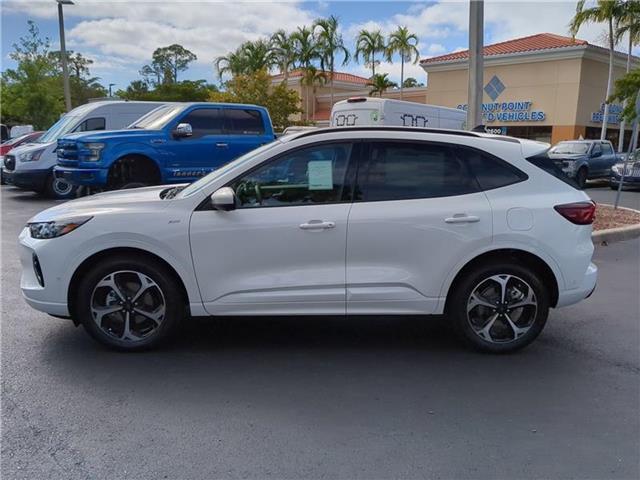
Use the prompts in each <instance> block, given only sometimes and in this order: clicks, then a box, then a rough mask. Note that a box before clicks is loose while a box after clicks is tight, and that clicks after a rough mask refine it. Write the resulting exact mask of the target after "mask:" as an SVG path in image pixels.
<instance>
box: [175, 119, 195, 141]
mask: <svg viewBox="0 0 640 480" xmlns="http://www.w3.org/2000/svg"><path fill="white" fill-rule="evenodd" d="M191 135H193V128H191V125H190V124H188V123H179V124H178V126H177V127H176V128H175V130H174V131H173V136H174V137H175V138H185V137H190V136H191Z"/></svg>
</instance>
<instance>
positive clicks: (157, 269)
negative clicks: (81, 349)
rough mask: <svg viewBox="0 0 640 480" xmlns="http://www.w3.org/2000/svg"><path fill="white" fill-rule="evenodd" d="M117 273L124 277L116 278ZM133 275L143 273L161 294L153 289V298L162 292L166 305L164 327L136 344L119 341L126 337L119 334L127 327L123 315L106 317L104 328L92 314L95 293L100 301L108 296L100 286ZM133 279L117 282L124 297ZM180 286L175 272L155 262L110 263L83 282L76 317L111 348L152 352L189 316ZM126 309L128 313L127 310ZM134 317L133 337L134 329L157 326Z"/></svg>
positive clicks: (91, 272)
mask: <svg viewBox="0 0 640 480" xmlns="http://www.w3.org/2000/svg"><path fill="white" fill-rule="evenodd" d="M116 272H121V273H117V274H116ZM129 272H137V273H140V274H142V275H143V276H145V277H147V278H148V279H150V280H151V281H152V282H154V283H155V284H156V285H155V287H157V288H158V290H155V287H150V288H151V289H153V291H151V290H150V293H149V295H151V294H153V295H154V296H155V297H156V298H158V294H157V292H158V291H159V292H160V294H161V299H162V300H163V302H164V314H163V317H162V319H161V321H160V324H159V325H157V326H155V327H153V330H151V331H149V332H148V333H147V334H146V335H138V334H137V333H136V335H135V340H133V339H129V340H126V339H122V338H118V337H119V336H120V335H122V336H124V333H121V332H119V331H118V327H119V325H121V324H122V325H123V324H124V314H123V313H121V312H120V311H118V312H114V313H113V314H108V315H104V317H103V320H102V323H101V326H99V325H98V324H97V323H96V321H95V320H94V314H93V313H92V301H95V299H94V298H93V295H94V292H95V293H96V297H98V296H100V295H104V293H103V291H104V289H108V287H98V284H99V283H100V282H102V281H103V279H105V278H106V277H108V276H110V275H112V274H116V277H117V276H121V275H129V276H130V277H132V275H131V273H129ZM130 277H127V278H125V280H126V281H122V280H116V282H117V283H118V284H119V285H121V287H122V288H121V292H122V293H123V294H125V293H126V292H127V291H128V290H127V288H125V287H127V285H130V283H128V279H129V278H130ZM112 278H113V277H112ZM178 282H179V280H178V279H177V278H176V277H175V275H174V274H173V273H172V272H171V271H169V270H168V269H167V268H166V267H165V266H164V265H162V264H161V263H159V262H157V261H154V260H153V259H149V258H145V257H142V258H141V257H134V256H131V255H126V256H119V257H116V258H110V259H106V260H103V261H101V262H99V263H98V264H96V265H95V266H93V267H92V268H91V269H90V270H89V272H88V273H86V274H85V276H84V278H82V280H81V282H80V287H79V288H78V291H77V295H76V302H75V308H74V316H75V318H76V320H77V321H78V322H79V323H82V324H83V325H84V328H85V329H86V331H87V333H89V335H91V337H93V338H94V339H95V340H97V341H98V342H99V343H101V344H103V345H106V346H107V347H109V348H112V349H114V350H120V351H127V352H132V351H141V350H148V349H151V348H154V347H157V346H159V345H161V344H162V343H164V342H166V341H167V340H169V339H170V338H171V337H172V333H173V332H174V331H175V329H176V328H177V326H178V325H179V323H180V321H181V320H182V318H183V317H184V315H185V303H186V299H185V298H184V296H183V294H182V290H181V289H180V286H179V284H178ZM114 293H115V292H114ZM131 293H132V294H135V292H134V291H131ZM109 294H111V293H109ZM144 295H146V294H143V295H142V296H141V297H140V298H141V300H140V301H141V303H144V301H145V300H144ZM107 297H108V295H107ZM112 298H116V296H115V295H112ZM117 303H118V302H117V300H116V301H115V302H113V303H111V306H115V307H116V308H118V305H117ZM128 303H129V306H131V305H132V303H131V302H128ZM122 308H123V310H124V309H126V306H124V307H122ZM131 308H133V307H131ZM138 311H139V310H138ZM130 315H131V316H130V322H131V323H130V325H131V326H132V334H133V333H134V331H133V329H135V328H136V327H137V326H138V325H140V330H143V329H144V328H147V329H148V328H150V327H149V325H155V324H154V323H153V322H151V321H150V320H149V319H148V318H145V317H144V316H140V315H139V314H137V313H134V312H132V313H131V314H130ZM145 325H146V326H145ZM123 331H124V327H123ZM138 333H140V332H138ZM143 333H144V332H143Z"/></svg>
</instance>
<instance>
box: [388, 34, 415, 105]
mask: <svg viewBox="0 0 640 480" xmlns="http://www.w3.org/2000/svg"><path fill="white" fill-rule="evenodd" d="M417 45H418V37H417V35H416V34H415V33H409V29H408V28H407V27H398V29H397V30H396V31H395V32H392V33H391V35H389V43H388V44H387V52H386V55H387V60H388V61H390V62H391V61H393V55H394V54H395V53H398V54H399V55H400V61H401V64H400V100H402V93H403V84H404V62H412V63H414V64H415V63H418V58H419V57H420V52H418V48H417Z"/></svg>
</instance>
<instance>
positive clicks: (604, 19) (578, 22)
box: [569, 0, 624, 140]
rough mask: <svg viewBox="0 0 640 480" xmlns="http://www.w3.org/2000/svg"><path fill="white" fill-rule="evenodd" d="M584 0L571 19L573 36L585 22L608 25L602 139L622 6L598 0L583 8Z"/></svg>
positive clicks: (605, 128)
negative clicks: (607, 70) (589, 6)
mask: <svg viewBox="0 0 640 480" xmlns="http://www.w3.org/2000/svg"><path fill="white" fill-rule="evenodd" d="M585 1H586V0H580V1H579V2H578V5H577V6H576V14H575V16H574V17H573V19H572V20H571V23H570V25H569V29H570V31H571V35H573V36H574V37H575V36H576V35H577V34H578V30H580V27H581V26H582V25H584V24H585V23H607V25H608V27H609V31H608V35H607V40H608V41H609V77H608V79H607V94H606V96H605V101H604V114H603V116H602V130H601V131H600V140H604V139H605V138H606V135H607V122H608V117H609V97H610V96H611V88H612V86H613V55H614V52H615V50H614V49H615V45H616V32H615V25H616V23H617V21H618V19H620V18H621V17H622V14H623V11H624V8H623V3H622V2H621V1H620V0H598V1H597V3H596V5H595V6H593V7H591V8H584V4H585Z"/></svg>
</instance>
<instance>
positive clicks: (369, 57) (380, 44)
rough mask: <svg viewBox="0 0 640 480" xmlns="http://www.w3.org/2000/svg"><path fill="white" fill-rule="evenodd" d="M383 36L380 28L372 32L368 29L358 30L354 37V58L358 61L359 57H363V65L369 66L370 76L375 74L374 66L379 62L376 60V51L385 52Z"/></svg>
mask: <svg viewBox="0 0 640 480" xmlns="http://www.w3.org/2000/svg"><path fill="white" fill-rule="evenodd" d="M385 49H386V47H385V45H384V36H383V35H382V33H381V32H380V30H374V31H372V32H370V31H368V30H360V33H359V34H358V38H356V52H355V56H354V58H355V60H356V62H358V61H360V57H362V58H363V59H364V62H365V65H366V66H369V67H371V77H372V78H373V77H375V76H376V66H377V65H379V64H380V61H379V60H376V53H380V54H384V52H385Z"/></svg>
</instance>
